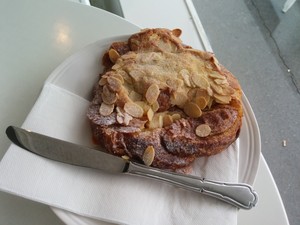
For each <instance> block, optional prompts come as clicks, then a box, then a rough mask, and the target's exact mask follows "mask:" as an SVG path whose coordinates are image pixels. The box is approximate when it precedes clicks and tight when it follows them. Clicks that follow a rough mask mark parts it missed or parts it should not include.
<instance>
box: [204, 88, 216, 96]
mask: <svg viewBox="0 0 300 225" xmlns="http://www.w3.org/2000/svg"><path fill="white" fill-rule="evenodd" d="M206 91H207V94H208V95H209V96H213V94H214V92H213V90H212V89H211V87H208V88H207V89H206Z"/></svg>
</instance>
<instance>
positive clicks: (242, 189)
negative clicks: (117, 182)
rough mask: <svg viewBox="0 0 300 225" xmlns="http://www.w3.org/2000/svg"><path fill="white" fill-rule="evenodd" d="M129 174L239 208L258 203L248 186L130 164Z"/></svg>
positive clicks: (249, 207) (256, 197)
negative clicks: (167, 184) (165, 183)
mask: <svg viewBox="0 0 300 225" xmlns="http://www.w3.org/2000/svg"><path fill="white" fill-rule="evenodd" d="M126 172H127V173H128V174H132V175H138V176H142V177H146V178H152V179H155V180H160V181H164V182H167V183H169V184H172V185H175V186H178V187H180V188H183V189H186V190H190V191H194V192H198V193H201V194H204V195H208V196H211V197H214V198H217V199H220V200H222V201H225V202H227V203H229V204H232V205H233V206H235V207H237V208H242V209H251V208H252V207H254V206H255V204H256V203H257V201H258V195H257V193H256V192H255V191H254V190H253V189H252V187H251V186H250V185H248V184H242V183H224V182H218V181H212V180H207V179H201V178H199V177H196V176H191V175H183V174H178V173H174V172H167V171H163V170H160V169H157V168H152V167H148V166H144V165H141V164H138V163H134V162H129V164H128V168H127V170H126Z"/></svg>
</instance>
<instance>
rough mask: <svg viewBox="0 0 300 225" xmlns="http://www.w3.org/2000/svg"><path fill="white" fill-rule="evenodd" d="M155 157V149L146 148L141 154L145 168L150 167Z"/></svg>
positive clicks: (151, 147)
mask: <svg viewBox="0 0 300 225" xmlns="http://www.w3.org/2000/svg"><path fill="white" fill-rule="evenodd" d="M154 157H155V149H154V147H153V146H152V145H150V146H148V147H147V148H146V149H145V151H144V154H143V162H144V164H145V165H146V166H150V165H151V164H152V162H153V160H154Z"/></svg>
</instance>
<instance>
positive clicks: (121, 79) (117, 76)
mask: <svg viewBox="0 0 300 225" xmlns="http://www.w3.org/2000/svg"><path fill="white" fill-rule="evenodd" d="M112 76H113V77H115V78H117V79H118V80H120V81H121V84H124V78H123V77H122V76H121V75H120V74H118V73H114V74H113V75H112Z"/></svg>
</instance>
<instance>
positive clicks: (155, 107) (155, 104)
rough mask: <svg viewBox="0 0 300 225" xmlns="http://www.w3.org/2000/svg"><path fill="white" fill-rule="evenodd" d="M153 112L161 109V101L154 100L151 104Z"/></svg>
mask: <svg viewBox="0 0 300 225" xmlns="http://www.w3.org/2000/svg"><path fill="white" fill-rule="evenodd" d="M151 108H152V110H153V112H157V110H158V109H159V103H158V101H156V102H154V103H153V104H152V106H151Z"/></svg>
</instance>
